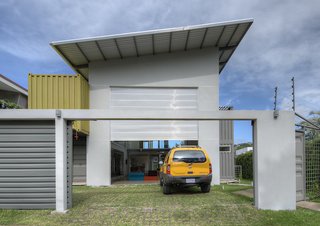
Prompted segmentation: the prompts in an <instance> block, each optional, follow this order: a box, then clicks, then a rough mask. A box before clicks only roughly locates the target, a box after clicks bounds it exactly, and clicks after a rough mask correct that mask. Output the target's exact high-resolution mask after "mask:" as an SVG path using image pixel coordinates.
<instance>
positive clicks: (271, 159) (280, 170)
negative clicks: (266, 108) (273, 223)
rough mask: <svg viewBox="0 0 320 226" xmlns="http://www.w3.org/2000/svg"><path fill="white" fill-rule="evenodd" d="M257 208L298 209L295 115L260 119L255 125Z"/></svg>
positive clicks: (288, 114)
mask: <svg viewBox="0 0 320 226" xmlns="http://www.w3.org/2000/svg"><path fill="white" fill-rule="evenodd" d="M254 171H255V172H254V180H255V206H256V207H257V208H258V209H266V210H267V209H268V210H295V209H296V157H295V126H294V113H293V112H288V111H281V112H280V115H279V117H278V118H277V119H273V114H272V112H265V113H262V114H261V115H259V116H258V119H257V120H256V121H255V123H254Z"/></svg>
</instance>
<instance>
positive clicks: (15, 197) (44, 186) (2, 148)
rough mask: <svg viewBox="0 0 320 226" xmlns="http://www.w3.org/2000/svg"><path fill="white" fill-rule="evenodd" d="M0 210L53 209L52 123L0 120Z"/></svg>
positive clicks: (53, 139) (53, 158)
mask: <svg viewBox="0 0 320 226" xmlns="http://www.w3.org/2000/svg"><path fill="white" fill-rule="evenodd" d="M0 208H12V209H47V208H55V124H54V121H0Z"/></svg>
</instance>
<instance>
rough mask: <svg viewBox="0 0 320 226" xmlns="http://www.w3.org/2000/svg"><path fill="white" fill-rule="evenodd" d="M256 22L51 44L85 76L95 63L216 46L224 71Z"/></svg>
mask: <svg viewBox="0 0 320 226" xmlns="http://www.w3.org/2000/svg"><path fill="white" fill-rule="evenodd" d="M252 23H253V19H244V20H234V21H229V22H221V23H210V24H202V25H194V26H186V27H177V28H168V29H160V30H151V31H143V32H133V33H126V34H118V35H108V36H98V37H92V38H83V39H73V40H66V41H57V42H52V43H50V44H51V46H52V47H53V48H54V49H55V50H56V51H57V52H58V54H59V55H60V56H61V57H62V58H63V59H64V60H65V61H66V62H67V63H68V64H69V65H70V66H71V67H72V68H73V70H75V72H76V73H79V74H82V75H83V76H85V77H87V76H88V72H89V71H88V64H89V62H92V61H101V60H106V61H107V60H111V59H123V58H127V57H139V56H145V55H156V54H159V53H171V52H177V51H188V50H191V49H203V48H208V47H212V46H216V47H218V48H219V51H220V57H219V64H220V72H221V71H222V70H223V68H224V67H225V65H226V64H227V62H228V60H229V59H230V57H231V56H232V54H233V52H234V51H235V49H236V48H237V46H238V45H239V43H240V41H241V40H242V38H243V37H244V35H245V34H246V32H247V31H248V29H249V28H250V26H251V24H252Z"/></svg>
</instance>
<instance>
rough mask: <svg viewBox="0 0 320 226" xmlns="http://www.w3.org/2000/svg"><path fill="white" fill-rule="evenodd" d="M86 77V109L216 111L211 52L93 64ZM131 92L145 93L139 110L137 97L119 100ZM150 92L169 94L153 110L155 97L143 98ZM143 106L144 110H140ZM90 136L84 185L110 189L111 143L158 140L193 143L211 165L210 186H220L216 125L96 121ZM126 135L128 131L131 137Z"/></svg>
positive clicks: (215, 69)
mask: <svg viewBox="0 0 320 226" xmlns="http://www.w3.org/2000/svg"><path fill="white" fill-rule="evenodd" d="M89 71H90V72H89V85H90V109H105V110H107V109H109V110H119V109H120V110H140V111H146V110H148V109H149V110H150V109H151V110H157V111H159V112H161V111H181V110H184V111H188V110H190V111H195V110H197V111H217V110H218V109H219V108H218V106H219V54H218V49H217V48H214V47H212V48H206V49H201V50H190V51H186V52H185V51H183V52H175V53H167V54H159V55H154V56H153V55H151V56H143V57H134V58H127V59H118V60H110V61H106V62H104V61H103V62H92V63H90V64H89ZM133 87H135V88H136V89H137V90H139V92H142V95H143V92H145V93H144V94H145V95H144V96H145V97H143V98H142V99H143V100H144V101H145V102H144V103H143V104H142V103H140V105H139V104H137V103H136V102H137V98H139V95H136V98H134V99H130V96H132V95H133V94H132V93H131V95H127V96H126V95H124V94H123V93H122V94H121V92H122V90H125V91H126V92H133V91H132V88H133ZM126 89H127V90H126ZM150 89H154V91H155V92H153V93H159V94H158V95H159V96H160V95H164V94H166V93H169V99H168V101H165V102H164V103H163V102H161V104H157V105H155V104H154V105H153V103H154V101H156V99H158V96H157V95H154V97H153V98H154V99H152V98H151V99H150V98H149V97H148V94H150ZM151 92H152V91H151ZM119 93H120V94H119ZM177 93H178V94H179V93H183V94H184V95H185V96H184V97H182V98H186V99H184V100H183V101H182V102H179V99H177ZM170 95H171V97H170ZM174 95H175V96H174ZM149 96H150V95H149ZM173 96H174V98H173ZM119 98H126V99H121V101H124V104H120V105H119V100H118V99H119ZM148 98H149V99H148ZM164 99H165V98H164ZM162 100H163V99H162ZM130 101H131V102H130ZM122 103H123V102H122ZM143 105H147V106H145V108H144V107H143ZM148 105H149V106H150V105H151V107H148ZM139 124H140V126H139ZM150 126H151V128H150ZM144 127H147V128H148V129H146V128H144ZM163 127H169V128H170V129H169V130H168V129H166V132H165V133H163V134H162V135H161V133H160V132H159V131H161V128H163ZM133 129H135V130H138V132H139V133H135V132H133ZM139 129H140V130H139ZM186 129H188V130H189V132H188V133H186V132H185V131H186ZM90 131H91V134H90V136H89V137H88V146H87V184H88V185H92V186H101V185H110V184H111V173H110V172H111V168H110V161H111V160H110V156H111V153H110V152H111V148H110V141H111V140H158V139H168V140H170V139H181V140H184V139H190V140H194V139H195V140H198V141H199V145H200V146H202V147H204V148H205V149H207V151H208V152H209V155H210V158H211V161H212V162H213V172H214V179H213V183H215V184H219V183H220V168H219V165H220V163H219V122H198V121H196V120H195V121H185V122H182V121H179V122H177V121H172V120H171V121H170V120H167V121H161V122H159V121H158V122H157V121H152V122H146V121H143V120H142V121H131V122H130V121H127V122H123V121H121V122H109V121H97V122H91V124H90ZM125 131H131V133H130V132H127V133H126V132H125ZM152 131H154V133H152ZM168 131H169V132H168ZM159 134H160V135H159ZM97 150H98V151H97Z"/></svg>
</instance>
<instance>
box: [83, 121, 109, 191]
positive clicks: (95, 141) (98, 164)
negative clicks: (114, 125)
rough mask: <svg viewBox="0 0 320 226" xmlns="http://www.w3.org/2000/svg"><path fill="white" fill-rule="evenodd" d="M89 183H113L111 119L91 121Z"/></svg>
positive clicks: (105, 184) (92, 184)
mask: <svg viewBox="0 0 320 226" xmlns="http://www.w3.org/2000/svg"><path fill="white" fill-rule="evenodd" d="M87 139H88V140H87V141H88V142H87V185H89V186H109V185H111V142H110V121H91V122H90V135H89V136H88V138H87Z"/></svg>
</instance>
